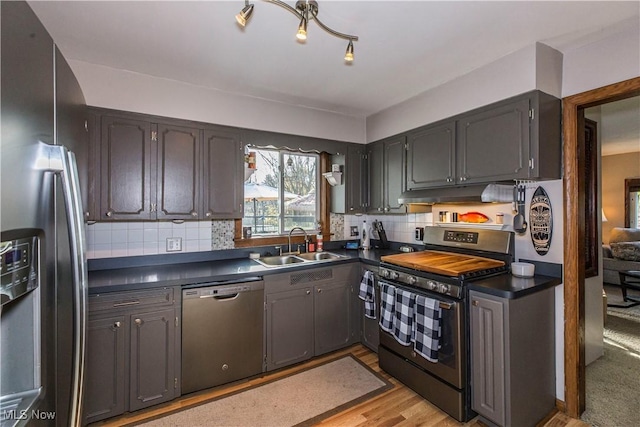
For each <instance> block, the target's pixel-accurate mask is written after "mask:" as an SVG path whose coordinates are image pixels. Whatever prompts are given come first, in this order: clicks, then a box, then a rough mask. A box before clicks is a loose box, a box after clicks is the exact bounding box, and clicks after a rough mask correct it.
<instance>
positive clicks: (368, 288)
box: [358, 270, 376, 319]
mask: <svg viewBox="0 0 640 427" xmlns="http://www.w3.org/2000/svg"><path fill="white" fill-rule="evenodd" d="M373 283H374V275H373V271H369V270H366V271H365V272H364V275H363V276H362V281H361V282H360V293H359V294H358V296H359V297H360V299H361V300H363V301H364V315H365V317H368V318H369V319H375V318H376V290H375V288H374V287H373Z"/></svg>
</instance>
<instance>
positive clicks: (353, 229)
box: [351, 225, 360, 237]
mask: <svg viewBox="0 0 640 427" xmlns="http://www.w3.org/2000/svg"><path fill="white" fill-rule="evenodd" d="M358 234H360V232H359V231H358V226H357V225H352V226H351V237H354V236H357V235H358Z"/></svg>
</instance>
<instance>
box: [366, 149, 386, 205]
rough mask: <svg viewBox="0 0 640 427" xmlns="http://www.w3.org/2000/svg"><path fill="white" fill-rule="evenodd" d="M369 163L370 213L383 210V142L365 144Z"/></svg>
mask: <svg viewBox="0 0 640 427" xmlns="http://www.w3.org/2000/svg"><path fill="white" fill-rule="evenodd" d="M367 158H368V163H369V205H368V207H367V211H368V212H370V213H383V212H384V205H385V203H384V144H383V142H382V141H378V142H374V143H372V144H369V145H368V146H367Z"/></svg>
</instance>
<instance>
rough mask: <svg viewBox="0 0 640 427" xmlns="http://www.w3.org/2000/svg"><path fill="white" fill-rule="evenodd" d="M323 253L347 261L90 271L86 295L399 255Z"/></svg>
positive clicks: (383, 251)
mask: <svg viewBox="0 0 640 427" xmlns="http://www.w3.org/2000/svg"><path fill="white" fill-rule="evenodd" d="M327 252H332V253H335V254H338V255H344V256H346V257H347V258H345V259H341V260H333V261H328V262H314V263H308V264H304V265H299V264H297V265H295V266H286V267H264V266H262V265H260V264H258V263H257V262H256V261H254V260H251V259H249V258H248V257H243V258H234V259H224V260H208V261H199V262H182V263H175V264H162V265H150V266H136V267H127V268H112V269H105V270H93V271H89V294H90V295H95V294H101V293H106V292H120V291H130V290H140V289H150V288H157V287H165V286H186V285H194V284H205V283H209V282H214V281H215V282H221V281H235V280H242V279H246V278H247V277H256V276H257V277H261V276H265V275H268V274H277V273H283V272H287V271H293V270H305V269H309V268H317V267H322V266H323V265H327V264H329V265H339V264H344V263H349V262H354V261H362V262H364V263H367V264H371V265H378V264H379V263H380V257H381V256H383V255H388V254H394V253H398V252H399V251H397V250H392V249H370V250H367V251H362V250H358V251H356V250H345V249H331V250H329V251H327Z"/></svg>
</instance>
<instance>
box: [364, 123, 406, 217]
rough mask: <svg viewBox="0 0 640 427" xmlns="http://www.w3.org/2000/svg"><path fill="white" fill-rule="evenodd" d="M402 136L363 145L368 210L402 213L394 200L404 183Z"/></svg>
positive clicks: (403, 209) (403, 139)
mask: <svg viewBox="0 0 640 427" xmlns="http://www.w3.org/2000/svg"><path fill="white" fill-rule="evenodd" d="M405 143H406V137H405V136H404V135H400V136H395V137H392V138H388V139H384V140H381V141H377V142H374V143H371V144H369V145H368V146H367V156H368V160H369V190H370V191H369V197H370V199H369V200H370V203H369V209H368V211H369V212H370V213H404V212H406V207H405V206H404V205H401V204H399V203H398V198H399V197H400V195H401V194H402V192H403V191H404V187H405V164H406V160H405V147H406V144H405Z"/></svg>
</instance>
